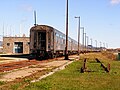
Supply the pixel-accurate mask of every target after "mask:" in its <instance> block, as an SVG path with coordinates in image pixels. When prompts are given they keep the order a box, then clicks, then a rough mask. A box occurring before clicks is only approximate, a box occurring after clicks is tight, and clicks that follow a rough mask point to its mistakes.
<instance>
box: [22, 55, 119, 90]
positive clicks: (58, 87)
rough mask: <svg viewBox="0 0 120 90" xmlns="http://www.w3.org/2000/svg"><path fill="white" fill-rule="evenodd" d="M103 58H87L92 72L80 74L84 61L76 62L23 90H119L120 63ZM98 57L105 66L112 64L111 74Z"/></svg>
mask: <svg viewBox="0 0 120 90" xmlns="http://www.w3.org/2000/svg"><path fill="white" fill-rule="evenodd" d="M101 56H102V55H99V54H97V55H96V56H95V55H94V56H93V55H92V56H91V54H89V55H86V56H85V57H87V58H89V59H88V60H87V69H88V70H91V72H85V73H80V68H81V67H82V66H83V60H79V61H75V62H73V63H72V64H70V65H69V66H67V67H66V69H64V70H62V71H58V72H56V73H55V74H53V75H51V76H48V77H47V78H44V79H42V80H41V81H39V82H35V83H31V84H30V85H28V86H27V87H25V88H24V89H22V90H119V88H120V62H119V61H113V60H107V58H105V57H101ZM96 57H97V58H99V59H100V60H101V62H102V63H104V64H105V65H107V63H110V65H111V70H110V72H109V73H106V72H105V71H104V69H103V68H102V67H101V66H100V63H97V62H96V61H95V58H96ZM81 58H82V57H81ZM104 58H105V59H104Z"/></svg>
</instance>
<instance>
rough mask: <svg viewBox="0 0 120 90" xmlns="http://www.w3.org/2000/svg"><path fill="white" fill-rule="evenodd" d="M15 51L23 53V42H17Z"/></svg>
mask: <svg viewBox="0 0 120 90" xmlns="http://www.w3.org/2000/svg"><path fill="white" fill-rule="evenodd" d="M14 45H15V53H23V42H15V43H14Z"/></svg>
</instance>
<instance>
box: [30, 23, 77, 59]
mask: <svg viewBox="0 0 120 90" xmlns="http://www.w3.org/2000/svg"><path fill="white" fill-rule="evenodd" d="M65 37H66V35H65V34H64V33H62V32H60V31H58V30H57V29H55V28H53V27H51V26H47V25H37V26H33V27H32V28H31V29H30V53H31V54H32V55H33V56H35V57H36V58H39V59H48V58H54V57H58V56H63V55H64V54H65V45H66V44H65V43H66V41H65V39H66V38H65ZM77 51H78V43H77V41H75V40H73V39H72V38H70V37H69V38H68V54H74V53H77Z"/></svg>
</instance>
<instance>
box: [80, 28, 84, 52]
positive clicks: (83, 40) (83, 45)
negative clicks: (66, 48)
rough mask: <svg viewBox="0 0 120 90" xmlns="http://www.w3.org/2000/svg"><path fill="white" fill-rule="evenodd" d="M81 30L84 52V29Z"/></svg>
mask: <svg viewBox="0 0 120 90" xmlns="http://www.w3.org/2000/svg"><path fill="white" fill-rule="evenodd" d="M80 28H81V29H83V35H82V36H83V38H82V43H83V50H84V27H80Z"/></svg>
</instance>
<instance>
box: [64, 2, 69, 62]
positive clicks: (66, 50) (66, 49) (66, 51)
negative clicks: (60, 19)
mask: <svg viewBox="0 0 120 90" xmlns="http://www.w3.org/2000/svg"><path fill="white" fill-rule="evenodd" d="M65 60H69V58H68V0H67V5H66V46H65Z"/></svg>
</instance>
